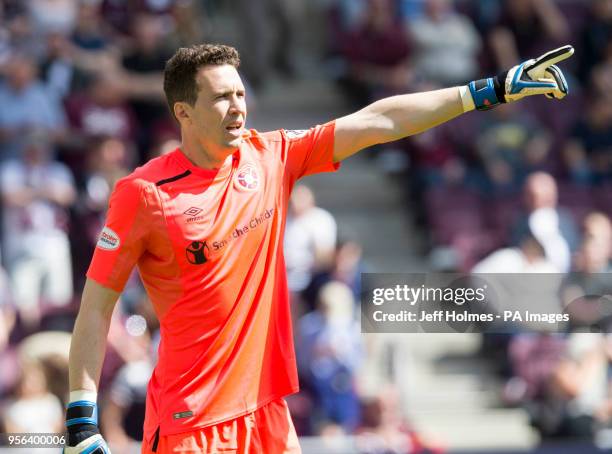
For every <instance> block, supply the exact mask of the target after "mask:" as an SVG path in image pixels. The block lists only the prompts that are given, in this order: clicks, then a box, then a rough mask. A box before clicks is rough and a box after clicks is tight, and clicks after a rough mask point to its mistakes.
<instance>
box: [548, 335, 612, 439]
mask: <svg viewBox="0 0 612 454" xmlns="http://www.w3.org/2000/svg"><path fill="white" fill-rule="evenodd" d="M605 342H606V339H605V337H604V336H603V335H601V334H599V333H573V334H570V336H569V338H568V344H567V351H566V355H564V357H563V358H562V359H561V361H560V362H559V363H558V364H557V366H556V368H555V369H554V371H553V373H552V376H551V381H550V384H549V390H548V391H549V399H548V401H547V402H545V405H546V406H548V407H549V408H546V407H544V408H542V410H544V411H545V410H548V411H546V413H545V415H546V416H547V419H544V418H543V419H542V420H541V421H539V425H538V429H540V432H541V433H542V435H543V436H545V437H564V438H568V437H569V438H576V439H582V440H588V441H592V440H594V437H595V433H596V430H597V427H598V426H599V425H605V424H607V423H608V422H609V421H610V419H611V415H610V412H609V408H610V407H611V401H610V398H609V396H608V358H607V357H606V350H605ZM542 416H544V415H542Z"/></svg>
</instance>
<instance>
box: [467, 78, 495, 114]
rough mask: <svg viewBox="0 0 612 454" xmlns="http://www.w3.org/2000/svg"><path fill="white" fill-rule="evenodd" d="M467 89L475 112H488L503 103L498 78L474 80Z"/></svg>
mask: <svg viewBox="0 0 612 454" xmlns="http://www.w3.org/2000/svg"><path fill="white" fill-rule="evenodd" d="M467 87H468V90H469V93H470V95H471V97H472V100H473V103H474V106H475V108H476V110H489V109H492V108H493V107H495V106H497V105H499V104H500V103H503V102H505V99H504V96H503V89H502V87H501V86H500V83H499V78H498V77H489V78H487V79H479V80H474V81H472V82H470V83H469V84H468V85H467ZM464 108H465V103H464Z"/></svg>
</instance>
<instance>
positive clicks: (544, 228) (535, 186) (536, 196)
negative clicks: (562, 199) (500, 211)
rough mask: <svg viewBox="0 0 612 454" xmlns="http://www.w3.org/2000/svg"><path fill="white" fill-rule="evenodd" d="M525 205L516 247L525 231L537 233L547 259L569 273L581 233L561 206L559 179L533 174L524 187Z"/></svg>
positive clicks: (516, 229) (516, 231)
mask: <svg viewBox="0 0 612 454" xmlns="http://www.w3.org/2000/svg"><path fill="white" fill-rule="evenodd" d="M524 203H525V208H526V212H525V213H524V214H523V216H522V217H521V218H520V219H519V220H518V222H517V223H516V224H515V226H514V229H513V233H512V244H518V241H519V240H520V238H522V237H523V236H524V235H525V232H528V231H531V232H533V235H534V236H535V237H536V238H537V239H538V241H539V242H540V244H541V245H542V247H543V248H544V251H545V253H546V258H547V259H548V260H550V262H551V263H553V264H554V265H555V267H556V268H557V270H558V271H560V272H562V273H566V272H567V271H568V270H569V269H570V261H571V253H570V251H572V250H575V249H576V246H577V241H578V234H577V231H576V226H575V222H574V220H573V219H572V217H571V215H570V214H569V212H567V211H566V210H565V209H564V208H563V207H559V206H558V201H557V183H556V182H555V179H554V178H553V177H552V176H551V175H549V174H547V173H544V172H536V173H533V174H531V175H529V177H528V178H527V180H526V182H525V185H524Z"/></svg>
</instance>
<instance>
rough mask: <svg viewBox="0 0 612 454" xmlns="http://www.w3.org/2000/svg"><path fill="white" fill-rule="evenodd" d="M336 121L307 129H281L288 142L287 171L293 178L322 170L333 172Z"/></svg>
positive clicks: (334, 167) (337, 164)
mask: <svg viewBox="0 0 612 454" xmlns="http://www.w3.org/2000/svg"><path fill="white" fill-rule="evenodd" d="M334 130H335V122H334V121H331V122H329V123H326V124H324V125H319V126H315V127H313V128H310V129H307V130H297V131H291V130H281V134H282V135H283V138H284V140H285V141H286V144H287V157H286V164H285V166H286V172H287V174H288V175H289V176H290V177H291V178H292V179H293V180H297V179H298V178H301V177H304V176H306V175H312V174H315V173H320V172H333V171H335V170H337V169H338V168H339V167H340V163H334Z"/></svg>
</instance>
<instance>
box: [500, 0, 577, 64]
mask: <svg viewBox="0 0 612 454" xmlns="http://www.w3.org/2000/svg"><path fill="white" fill-rule="evenodd" d="M568 33H569V26H568V24H567V21H566V20H565V17H563V15H562V14H561V12H560V11H559V9H558V7H557V6H556V5H555V2H553V1H552V0H505V1H504V6H503V9H502V13H501V17H500V18H499V20H498V22H497V24H496V25H495V27H494V28H493V30H492V32H491V35H490V45H491V48H492V50H493V53H494V55H495V59H496V63H497V66H498V67H499V68H506V67H510V66H512V65H515V64H516V63H517V62H519V61H520V60H521V59H525V58H530V57H533V56H534V55H539V54H541V53H542V52H543V51H544V50H545V49H550V48H554V47H557V46H560V45H561V44H562V43H563V42H565V41H566V40H567V39H568Z"/></svg>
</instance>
